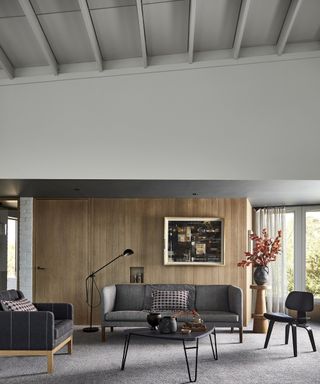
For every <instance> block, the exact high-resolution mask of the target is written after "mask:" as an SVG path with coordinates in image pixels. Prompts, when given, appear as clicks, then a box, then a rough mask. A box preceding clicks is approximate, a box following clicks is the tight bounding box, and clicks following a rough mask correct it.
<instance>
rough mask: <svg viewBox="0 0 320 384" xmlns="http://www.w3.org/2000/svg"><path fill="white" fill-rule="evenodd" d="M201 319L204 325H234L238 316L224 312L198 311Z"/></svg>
mask: <svg viewBox="0 0 320 384" xmlns="http://www.w3.org/2000/svg"><path fill="white" fill-rule="evenodd" d="M199 315H200V317H201V319H202V320H203V321H204V322H205V323H207V322H208V323H210V322H213V323H219V322H223V323H235V322H238V321H239V316H238V315H237V314H236V313H231V312H224V311H199Z"/></svg>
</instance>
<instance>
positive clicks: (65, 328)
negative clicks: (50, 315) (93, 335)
mask: <svg viewBox="0 0 320 384" xmlns="http://www.w3.org/2000/svg"><path fill="white" fill-rule="evenodd" d="M72 328H73V322H72V320H55V321H54V338H55V339H59V338H60V337H62V336H64V335H65V334H66V333H68V332H69V331H72Z"/></svg>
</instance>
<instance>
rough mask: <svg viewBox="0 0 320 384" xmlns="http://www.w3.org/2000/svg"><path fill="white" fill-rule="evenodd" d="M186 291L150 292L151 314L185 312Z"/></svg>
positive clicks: (187, 294)
mask: <svg viewBox="0 0 320 384" xmlns="http://www.w3.org/2000/svg"><path fill="white" fill-rule="evenodd" d="M188 298H189V292H188V291H152V305H151V312H162V311H187V310H188Z"/></svg>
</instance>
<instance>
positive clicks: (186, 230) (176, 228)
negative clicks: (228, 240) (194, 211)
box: [164, 217, 225, 266]
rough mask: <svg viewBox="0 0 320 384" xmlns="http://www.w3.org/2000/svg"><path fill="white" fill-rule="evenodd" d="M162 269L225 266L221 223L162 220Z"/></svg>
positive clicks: (215, 219) (216, 219)
mask: <svg viewBox="0 0 320 384" xmlns="http://www.w3.org/2000/svg"><path fill="white" fill-rule="evenodd" d="M164 265H176V266H177V265H202V266H223V265H225V259H224V220H223V219H222V218H220V217H165V218H164Z"/></svg>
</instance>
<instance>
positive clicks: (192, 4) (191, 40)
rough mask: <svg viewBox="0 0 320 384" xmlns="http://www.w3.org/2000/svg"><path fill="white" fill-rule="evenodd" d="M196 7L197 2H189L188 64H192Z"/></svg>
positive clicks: (192, 0)
mask: <svg viewBox="0 0 320 384" xmlns="http://www.w3.org/2000/svg"><path fill="white" fill-rule="evenodd" d="M196 6H197V0H190V11H189V41H188V62H189V64H192V63H193V54H194V32H195V29H196Z"/></svg>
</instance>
